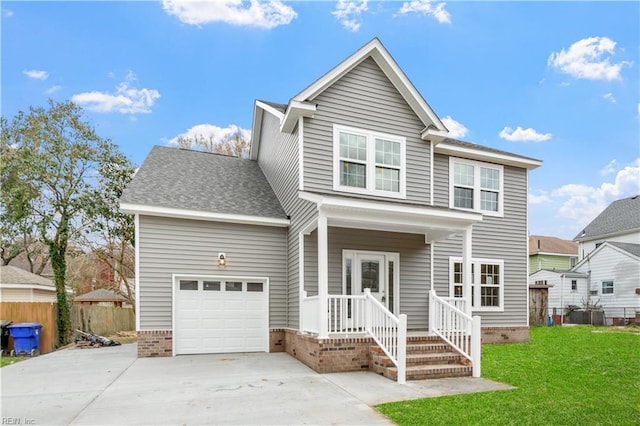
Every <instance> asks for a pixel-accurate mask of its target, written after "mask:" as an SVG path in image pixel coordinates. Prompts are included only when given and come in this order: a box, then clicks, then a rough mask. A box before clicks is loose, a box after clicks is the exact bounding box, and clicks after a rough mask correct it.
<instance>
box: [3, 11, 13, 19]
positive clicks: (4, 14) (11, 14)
mask: <svg viewBox="0 0 640 426" xmlns="http://www.w3.org/2000/svg"><path fill="white" fill-rule="evenodd" d="M2 15H3V16H4V17H5V18H11V17H12V16H13V10H10V9H2Z"/></svg>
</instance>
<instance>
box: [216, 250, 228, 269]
mask: <svg viewBox="0 0 640 426" xmlns="http://www.w3.org/2000/svg"><path fill="white" fill-rule="evenodd" d="M226 264H227V256H226V255H225V254H224V253H218V266H224V265H226Z"/></svg>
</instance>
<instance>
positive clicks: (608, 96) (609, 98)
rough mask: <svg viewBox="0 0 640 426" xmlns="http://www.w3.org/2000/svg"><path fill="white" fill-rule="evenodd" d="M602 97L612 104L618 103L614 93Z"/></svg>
mask: <svg viewBox="0 0 640 426" xmlns="http://www.w3.org/2000/svg"><path fill="white" fill-rule="evenodd" d="M602 97H603V98H604V99H606V100H608V101H609V102H611V103H612V104H615V103H616V102H617V101H616V98H615V97H614V96H613V93H605V94H604V95H602Z"/></svg>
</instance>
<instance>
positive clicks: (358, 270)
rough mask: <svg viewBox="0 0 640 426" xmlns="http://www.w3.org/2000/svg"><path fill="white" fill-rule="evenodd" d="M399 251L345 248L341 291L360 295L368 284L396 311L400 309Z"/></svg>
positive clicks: (377, 296)
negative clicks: (387, 251)
mask: <svg viewBox="0 0 640 426" xmlns="http://www.w3.org/2000/svg"><path fill="white" fill-rule="evenodd" d="M399 262H400V255H399V254H398V253H386V252H376V251H356V250H343V251H342V292H343V294H346V295H359V294H362V293H363V292H364V289H365V288H369V289H370V290H371V295H372V296H373V297H375V298H376V299H377V300H378V301H380V303H382V304H383V305H384V306H386V307H387V309H389V310H390V311H391V312H393V313H395V314H396V315H397V314H398V313H399V312H398V311H399V308H400V299H399V285H398V284H399V282H400V264H399Z"/></svg>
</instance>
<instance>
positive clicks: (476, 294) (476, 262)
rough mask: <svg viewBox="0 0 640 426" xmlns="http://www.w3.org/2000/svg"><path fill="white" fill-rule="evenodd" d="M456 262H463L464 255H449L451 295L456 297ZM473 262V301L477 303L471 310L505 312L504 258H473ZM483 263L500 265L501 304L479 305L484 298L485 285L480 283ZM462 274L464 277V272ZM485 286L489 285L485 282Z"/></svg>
mask: <svg viewBox="0 0 640 426" xmlns="http://www.w3.org/2000/svg"><path fill="white" fill-rule="evenodd" d="M455 263H463V262H462V257H454V256H452V257H449V297H455V283H454V279H453V275H454V264H455ZM471 263H472V264H473V273H472V274H471V281H472V286H473V301H474V302H475V304H474V305H472V307H471V310H472V311H474V312H504V281H505V279H504V278H505V273H504V260H503V259H485V258H473V259H471ZM483 264H485V265H498V266H500V280H501V283H500V285H499V286H498V288H499V289H500V296H499V298H500V301H499V306H480V305H479V304H480V301H481V300H482V299H481V294H482V293H481V288H482V287H483V285H482V284H480V274H481V265H483ZM462 276H463V279H464V274H463V275H462ZM463 285H464V283H463ZM484 286H487V285H486V284H485V285H484ZM463 294H464V287H463Z"/></svg>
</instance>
